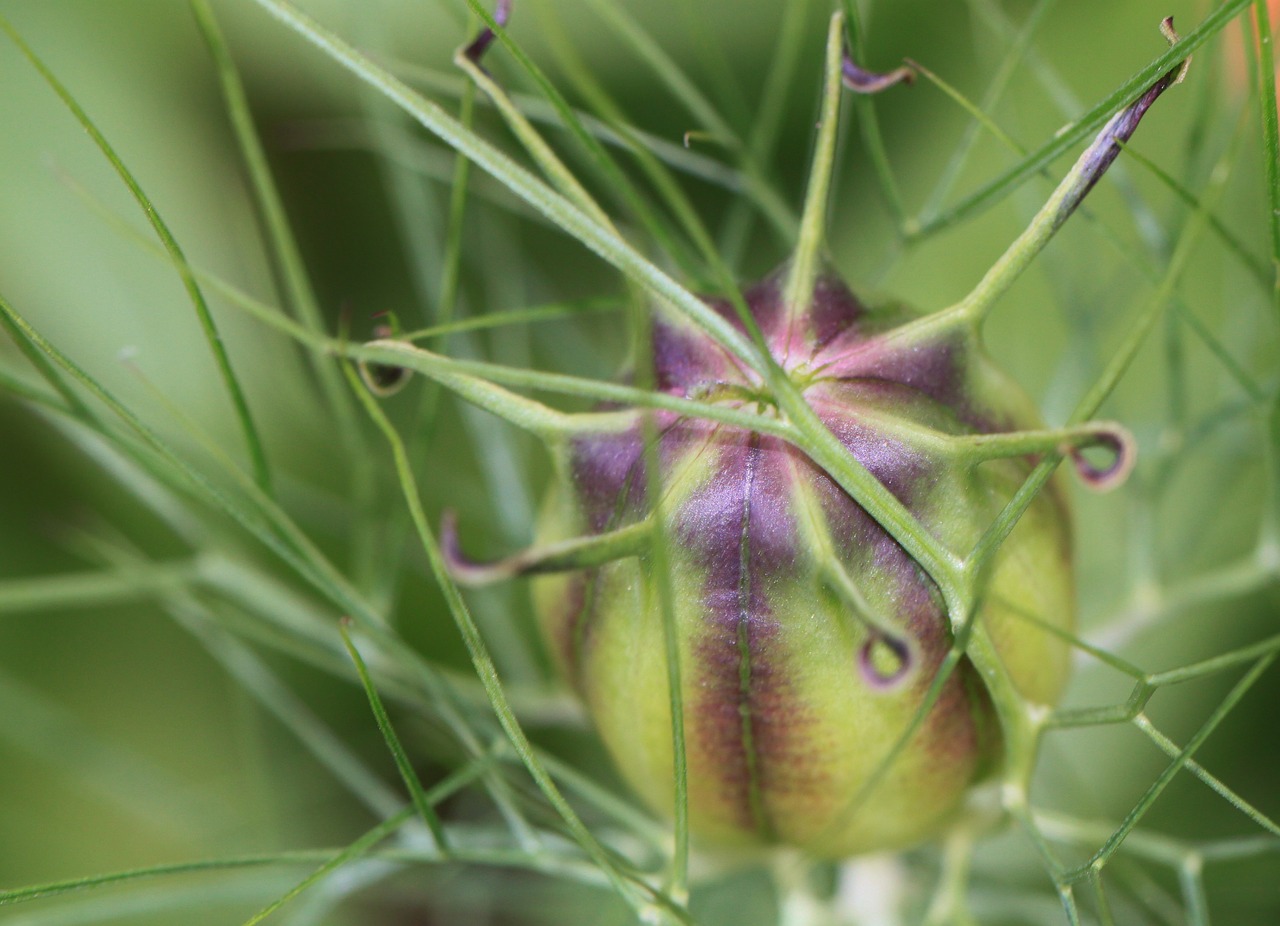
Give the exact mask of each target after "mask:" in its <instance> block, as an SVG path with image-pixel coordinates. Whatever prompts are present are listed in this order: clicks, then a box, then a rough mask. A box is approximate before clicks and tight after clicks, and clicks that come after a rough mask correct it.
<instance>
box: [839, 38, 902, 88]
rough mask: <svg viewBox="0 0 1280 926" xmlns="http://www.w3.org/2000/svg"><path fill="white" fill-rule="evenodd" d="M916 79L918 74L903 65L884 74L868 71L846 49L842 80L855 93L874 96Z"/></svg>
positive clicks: (841, 69)
mask: <svg viewBox="0 0 1280 926" xmlns="http://www.w3.org/2000/svg"><path fill="white" fill-rule="evenodd" d="M915 79H916V73H915V71H913V70H912V69H911V68H910V67H907V66H906V65H903V66H902V67H900V68H895V69H894V70H892V71H889V72H887V73H884V74H879V73H877V72H875V71H868V70H867V69H866V68H863V67H862V66H861V65H859V64H858V63H857V62H856V61H854V60H853V56H852V55H851V54H850V53H849V50H848V49H847V48H846V49H845V52H844V58H843V59H842V61H841V63H840V80H841V82H842V83H843V84H844V85H845V86H846V87H847V88H849V89H850V90H852V91H853V92H854V93H865V94H868V95H870V94H873V93H880V92H881V91H884V90H888V89H889V88H890V87H892V86H894V85H895V84H910V83H913V82H914V81H915Z"/></svg>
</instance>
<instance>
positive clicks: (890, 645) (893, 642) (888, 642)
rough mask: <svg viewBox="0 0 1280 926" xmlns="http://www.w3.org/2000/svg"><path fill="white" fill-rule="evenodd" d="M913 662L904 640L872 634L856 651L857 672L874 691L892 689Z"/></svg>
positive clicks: (882, 634) (906, 673) (909, 648)
mask: <svg viewBox="0 0 1280 926" xmlns="http://www.w3.org/2000/svg"><path fill="white" fill-rule="evenodd" d="M913 663H914V660H913V659H912V655H911V647H910V646H908V645H907V643H906V641H905V640H901V639H898V638H897V637H892V636H889V635H887V634H884V633H879V632H877V633H874V634H873V635H872V637H871V639H869V640H867V642H866V643H864V644H862V648H861V649H859V650H858V671H859V672H860V673H861V674H862V678H863V680H864V681H866V683H867V684H868V685H869V686H870V687H871V688H872V689H875V690H879V691H884V690H886V689H889V688H893V687H895V686H896V685H897V683H898V682H901V681H902V680H904V679H905V678H906V677H907V675H908V674H909V673H910V672H911V668H912V665H913Z"/></svg>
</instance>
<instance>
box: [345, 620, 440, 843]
mask: <svg viewBox="0 0 1280 926" xmlns="http://www.w3.org/2000/svg"><path fill="white" fill-rule="evenodd" d="M338 630H339V631H340V632H341V634H342V644H343V646H345V647H346V648H347V655H348V656H350V657H351V663H352V665H354V666H355V668H356V675H358V676H359V677H360V684H361V685H362V686H363V687H364V692H365V696H366V697H368V699H369V707H370V709H371V710H372V711H373V717H374V720H375V721H376V722H377V724H378V730H379V732H381V733H382V738H383V739H384V740H385V741H386V744H387V749H388V750H390V752H391V756H392V758H394V759H395V763H396V769H397V770H398V771H399V772H400V777H401V779H402V780H403V781H404V784H405V787H406V788H408V789H409V796H410V798H411V799H412V802H413V809H414V810H415V811H417V814H418V816H419V817H421V818H422V822H423V823H425V824H426V825H427V829H428V830H430V832H431V838H432V839H434V840H435V844H436V848H438V849H439V850H440V851H441V853H442V854H445V855H448V854H449V840H448V838H447V837H446V836H445V832H444V826H443V824H441V822H440V817H439V816H438V815H437V814H436V811H435V808H434V807H432V806H431V802H430V800H429V799H428V798H427V793H426V791H425V789H424V788H423V787H422V781H421V780H420V779H419V778H418V773H417V772H416V771H414V768H413V763H412V762H410V761H409V754H408V753H407V752H405V748H404V745H403V744H402V743H401V742H400V737H399V736H398V735H397V734H396V730H395V727H394V726H393V725H392V723H391V718H390V717H389V716H388V715H387V709H386V707H384V706H383V703H382V697H381V696H380V695H379V694H378V689H377V687H376V686H375V685H374V684H373V678H372V677H371V676H370V675H369V667H368V666H366V665H365V661H364V657H363V656H361V655H360V650H359V649H357V648H356V645H355V643H354V642H352V640H351V631H350V630H349V629H348V622H347V621H345V620H344V621H342V622H340V623H339V624H338Z"/></svg>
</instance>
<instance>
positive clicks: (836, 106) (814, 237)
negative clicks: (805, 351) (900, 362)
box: [783, 13, 844, 348]
mask: <svg viewBox="0 0 1280 926" xmlns="http://www.w3.org/2000/svg"><path fill="white" fill-rule="evenodd" d="M826 47H827V58H826V67H825V68H824V70H823V73H824V80H823V88H822V114H821V116H820V118H819V122H818V140H817V142H816V145H815V147H814V152H813V163H812V164H811V166H810V168H809V190H808V192H807V193H806V194H805V200H804V211H803V212H802V213H801V216H800V237H799V240H798V241H797V242H796V248H795V252H794V254H793V256H792V258H791V267H790V269H789V270H788V272H787V281H786V284H785V286H784V289H783V306H784V311H785V312H786V313H787V325H788V329H789V330H793V329H794V327H795V325H796V324H797V323H798V322H799V319H800V318H801V316H802V315H803V314H804V313H806V312H807V311H808V310H809V305H810V303H811V302H812V301H813V287H814V283H815V282H816V280H817V278H818V271H819V269H820V267H821V259H822V251H823V248H824V242H825V241H826V235H827V200H828V198H829V197H830V195H831V171H832V168H833V167H834V166H835V158H836V130H837V129H838V128H839V123H840V96H841V92H840V65H841V60H842V57H843V48H844V16H843V15H842V14H840V13H835V14H833V15H832V17H831V23H830V25H829V26H828V28H827V46H826ZM790 341H791V339H790V338H788V339H787V345H788V348H789V347H790Z"/></svg>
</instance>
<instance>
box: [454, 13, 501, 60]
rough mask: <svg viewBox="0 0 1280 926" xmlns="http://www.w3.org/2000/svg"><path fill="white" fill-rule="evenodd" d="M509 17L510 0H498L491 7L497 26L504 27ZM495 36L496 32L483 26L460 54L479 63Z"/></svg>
mask: <svg viewBox="0 0 1280 926" xmlns="http://www.w3.org/2000/svg"><path fill="white" fill-rule="evenodd" d="M510 18H511V0H498V3H497V5H496V6H495V7H494V8H493V21H494V22H496V23H497V24H498V25H499V26H502V27H504V28H505V27H506V25H507V20H508V19H510ZM496 37H497V35H496V33H494V31H493V30H492V29H491V28H489V27H488V26H485V27H484V28H483V29H481V30H480V34H479V35H477V36H476V37H475V39H473V40H472V42H471V44H470V45H468V46H467V47H466V48H465V49H464V50H463V52H462V54H463V55H464V56H465V57H467V58H469V59H470V60H472V61H474V62H475V63H476V64H479V63H480V59H481V58H483V57H484V53H485V52H486V51H488V49H489V46H490V45H492V44H493V40H494V39H495V38H496Z"/></svg>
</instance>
